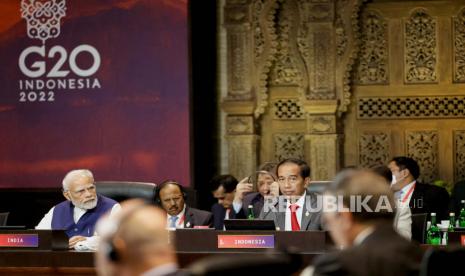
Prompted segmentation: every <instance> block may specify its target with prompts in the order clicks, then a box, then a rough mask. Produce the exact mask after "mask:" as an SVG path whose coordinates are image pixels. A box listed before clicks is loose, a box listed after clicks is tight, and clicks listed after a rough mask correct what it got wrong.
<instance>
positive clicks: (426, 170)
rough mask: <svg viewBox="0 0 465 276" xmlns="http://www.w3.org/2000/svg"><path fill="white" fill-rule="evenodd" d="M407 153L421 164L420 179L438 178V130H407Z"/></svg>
mask: <svg viewBox="0 0 465 276" xmlns="http://www.w3.org/2000/svg"><path fill="white" fill-rule="evenodd" d="M406 139H407V143H406V144H407V155H408V156H409V157H412V158H413V159H415V160H416V161H417V162H418V165H419V166H420V181H423V182H426V183H431V182H432V181H434V180H436V179H438V132H437V131H436V130H425V131H407V132H406Z"/></svg>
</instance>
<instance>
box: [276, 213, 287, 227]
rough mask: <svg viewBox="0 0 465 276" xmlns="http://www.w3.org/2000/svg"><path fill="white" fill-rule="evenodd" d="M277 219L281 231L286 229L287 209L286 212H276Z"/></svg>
mask: <svg viewBox="0 0 465 276" xmlns="http://www.w3.org/2000/svg"><path fill="white" fill-rule="evenodd" d="M276 220H277V222H278V225H277V226H278V227H279V229H280V230H281V231H284V230H286V210H284V212H277V213H276Z"/></svg>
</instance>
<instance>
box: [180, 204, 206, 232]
mask: <svg viewBox="0 0 465 276" xmlns="http://www.w3.org/2000/svg"><path fill="white" fill-rule="evenodd" d="M184 214H185V219H184V228H194V226H212V213H210V212H207V211H203V210H199V209H195V208H192V207H188V206H186V211H185V213H184Z"/></svg>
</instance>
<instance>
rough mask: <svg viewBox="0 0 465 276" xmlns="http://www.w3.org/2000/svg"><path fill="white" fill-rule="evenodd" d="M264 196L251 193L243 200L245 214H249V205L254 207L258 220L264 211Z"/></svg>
mask: <svg viewBox="0 0 465 276" xmlns="http://www.w3.org/2000/svg"><path fill="white" fill-rule="evenodd" d="M263 202H264V199H263V196H262V195H261V194H260V193H250V194H247V195H245V196H244V198H243V199H242V210H244V214H246V215H248V214H249V210H248V208H249V205H252V206H253V214H254V217H256V218H258V216H259V215H260V212H261V211H262V209H263Z"/></svg>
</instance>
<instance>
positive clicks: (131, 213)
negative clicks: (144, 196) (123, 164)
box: [97, 199, 176, 275]
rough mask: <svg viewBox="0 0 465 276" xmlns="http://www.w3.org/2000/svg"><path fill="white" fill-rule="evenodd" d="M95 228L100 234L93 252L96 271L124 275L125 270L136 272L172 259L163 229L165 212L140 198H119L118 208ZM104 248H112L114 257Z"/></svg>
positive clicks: (165, 230)
mask: <svg viewBox="0 0 465 276" xmlns="http://www.w3.org/2000/svg"><path fill="white" fill-rule="evenodd" d="M97 231H98V233H99V234H100V235H101V237H102V243H101V245H100V247H99V251H98V252H97V266H98V271H99V274H100V275H125V273H128V271H131V273H130V274H133V275H139V274H141V273H143V272H144V271H147V270H149V269H151V268H154V267H157V266H160V265H163V264H169V263H176V256H175V252H174V249H173V247H172V245H171V244H170V243H169V232H168V230H167V229H166V213H165V212H164V211H163V210H162V209H160V208H158V207H156V206H153V205H148V204H147V203H145V202H143V201H142V200H138V199H132V200H128V201H125V202H123V203H122V204H121V212H120V213H118V214H117V215H116V216H115V217H114V218H112V219H109V218H108V217H106V218H105V219H103V220H102V221H101V222H99V224H98V226H97ZM108 245H110V247H109V246H108ZM108 248H113V251H114V252H116V254H117V261H111V260H110V259H109V258H108V257H109V256H108Z"/></svg>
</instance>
